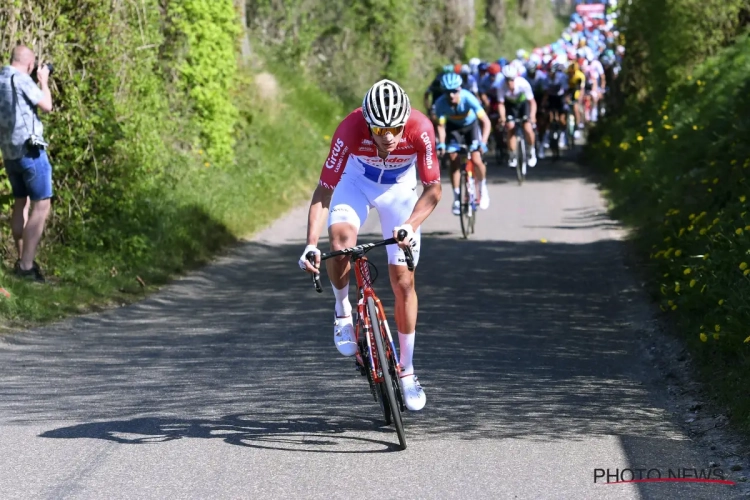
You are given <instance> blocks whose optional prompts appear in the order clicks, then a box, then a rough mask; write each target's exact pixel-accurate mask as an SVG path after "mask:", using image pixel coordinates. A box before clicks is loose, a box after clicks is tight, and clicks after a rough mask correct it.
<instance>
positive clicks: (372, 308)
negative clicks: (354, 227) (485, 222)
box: [306, 230, 414, 450]
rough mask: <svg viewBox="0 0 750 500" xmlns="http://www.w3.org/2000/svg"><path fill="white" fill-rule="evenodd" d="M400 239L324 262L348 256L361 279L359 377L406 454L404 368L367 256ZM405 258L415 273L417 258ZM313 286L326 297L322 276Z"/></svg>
mask: <svg viewBox="0 0 750 500" xmlns="http://www.w3.org/2000/svg"><path fill="white" fill-rule="evenodd" d="M397 237H398V239H396V238H389V239H387V240H382V241H377V242H375V243H365V244H361V245H357V246H354V247H350V248H344V249H342V250H336V251H333V252H330V253H323V254H321V256H320V260H321V262H322V261H324V260H326V259H330V258H332V257H337V256H339V255H348V256H349V258H350V259H351V261H352V267H354V273H355V276H356V278H357V310H356V313H355V321H356V323H355V324H356V327H355V330H354V332H355V339H356V342H357V353H356V355H355V361H354V363H355V366H356V369H357V370H358V371H359V373H360V374H361V375H362V376H365V377H367V382H368V383H369V385H370V392H371V393H372V397H373V398H374V399H375V401H377V402H379V403H380V407H381V409H382V411H383V417H384V418H385V424H386V425H391V424H393V425H394V427H395V428H396V434H397V435H398V442H399V446H400V448H401V449H402V450H405V449H406V433H405V431H404V422H403V419H402V418H401V412H404V411H406V406H405V404H404V398H403V395H402V394H401V387H400V386H399V383H398V381H399V375H400V373H401V366H400V365H399V360H398V354H397V352H396V346H395V344H394V343H393V337H392V336H391V330H390V328H388V321H387V319H386V316H385V310H384V309H383V304H382V303H381V302H380V299H379V298H378V296H377V295H376V294H375V290H374V289H373V288H372V285H373V283H374V282H375V280H376V279H377V277H378V272H377V268H376V267H375V265H374V264H373V263H372V262H370V261H369V260H368V259H367V257H366V256H365V254H366V253H367V252H369V251H370V250H372V249H373V248H376V247H382V246H386V245H395V244H398V242H399V241H402V240H403V239H404V238H405V237H406V231H404V230H401V231H399V232H398V234H397ZM404 255H405V260H406V266H407V267H408V269H409V271H414V256H413V254H412V251H411V248H406V249H405V250H404ZM306 257H307V260H308V261H310V262H311V263H313V264H314V262H315V255H314V254H313V253H312V252H309V253H308V254H307V255H306ZM313 283H314V284H315V289H316V290H317V291H318V293H322V292H323V287H322V286H321V283H320V273H317V274H313Z"/></svg>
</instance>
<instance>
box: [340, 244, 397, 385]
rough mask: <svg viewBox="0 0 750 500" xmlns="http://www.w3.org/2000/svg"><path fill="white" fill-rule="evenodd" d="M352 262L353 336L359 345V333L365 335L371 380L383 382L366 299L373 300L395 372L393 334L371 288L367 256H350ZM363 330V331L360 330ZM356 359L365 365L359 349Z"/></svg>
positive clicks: (378, 300) (395, 353) (395, 356)
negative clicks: (354, 283) (354, 294)
mask: <svg viewBox="0 0 750 500" xmlns="http://www.w3.org/2000/svg"><path fill="white" fill-rule="evenodd" d="M352 261H353V262H352V263H353V264H354V266H353V267H354V274H355V276H356V279H357V318H358V321H357V325H356V327H355V330H354V336H355V339H356V342H357V345H359V339H360V338H361V335H363V334H364V335H365V339H366V341H367V352H368V354H369V358H370V360H369V361H370V363H369V364H370V366H369V367H368V368H369V370H370V373H371V374H372V380H373V382H374V383H376V384H379V383H381V382H383V372H382V368H381V366H380V362H379V361H378V357H377V355H376V354H375V345H374V339H373V337H372V332H373V330H372V321H373V318H371V317H370V314H369V313H368V311H367V299H368V298H369V297H372V300H373V302H374V303H375V306H376V308H377V311H378V317H377V318H376V321H378V323H379V324H380V327H381V329H382V331H384V332H385V334H386V335H387V336H388V347H389V348H390V350H391V354H392V355H393V358H394V360H395V361H396V372H397V373H398V374H400V373H401V366H400V365H399V359H398V353H397V352H396V345H395V344H394V343H393V336H392V335H391V331H390V328H389V327H388V322H387V321H386V318H385V311H384V310H383V305H382V304H381V302H380V299H379V298H378V296H377V295H376V294H375V290H374V289H373V288H372V278H371V277H370V266H369V265H368V264H367V257H365V256H364V255H363V256H361V257H359V258H356V257H352ZM362 330H363V331H362ZM356 358H357V361H358V362H359V363H360V365H362V366H365V363H364V360H363V359H362V356H361V355H360V353H359V351H357V354H356Z"/></svg>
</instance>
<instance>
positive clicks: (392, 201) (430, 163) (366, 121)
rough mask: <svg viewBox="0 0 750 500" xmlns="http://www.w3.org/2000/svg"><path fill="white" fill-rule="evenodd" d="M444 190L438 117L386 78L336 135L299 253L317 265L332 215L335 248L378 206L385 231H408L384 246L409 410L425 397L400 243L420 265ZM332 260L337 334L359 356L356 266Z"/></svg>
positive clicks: (410, 277) (347, 351)
mask: <svg viewBox="0 0 750 500" xmlns="http://www.w3.org/2000/svg"><path fill="white" fill-rule="evenodd" d="M417 173H418V174H419V180H420V181H421V182H422V186H423V191H422V194H421V195H417V191H416V187H417ZM441 193H442V191H441V187H440V166H439V164H438V160H437V156H436V145H435V132H434V129H433V126H432V122H431V121H430V119H429V118H427V117H426V116H425V115H424V114H422V113H421V112H420V111H418V110H416V109H412V108H411V105H410V103H409V97H408V96H407V95H406V93H405V92H404V90H403V89H402V88H401V87H400V86H399V85H398V84H397V83H395V82H392V81H390V80H381V81H379V82H377V83H376V84H375V85H373V86H372V88H370V90H369V91H368V92H367V95H365V98H364V100H363V102H362V107H361V108H357V109H355V110H354V111H352V112H351V113H350V114H349V115H348V116H347V117H346V118H344V120H343V121H342V122H341V124H340V125H339V126H338V128H337V129H336V132H335V133H334V135H333V139H332V140H331V150H330V152H329V153H328V158H327V159H326V161H325V162H324V164H323V168H322V172H321V175H320V181H319V182H318V186H317V187H316V188H315V191H314V192H313V195H312V201H311V202H310V210H309V214H308V223H307V246H306V247H305V250H304V251H303V252H302V257H300V259H299V265H300V267H301V268H302V269H304V270H305V271H307V272H312V273H318V272H319V270H318V267H319V266H320V250H318V248H317V245H318V239H319V237H320V231H321V229H322V227H321V226H322V225H323V221H324V220H325V218H326V215H327V218H328V237H329V240H330V243H331V250H332V251H334V250H341V249H342V248H348V247H351V246H355V245H356V244H357V233H358V232H359V229H360V227H361V226H362V224H364V222H365V220H366V219H367V214H368V213H369V211H370V209H372V208H374V209H376V210H377V211H378V215H379V216H380V224H381V229H382V232H383V238H391V237H395V236H396V234H397V233H398V231H399V230H402V229H403V230H405V231H406V233H407V237H406V238H405V239H404V240H403V241H402V242H401V243H400V244H399V247H396V246H394V245H389V246H387V247H386V249H387V251H388V264H389V265H388V275H389V277H390V280H391V287H392V288H393V293H394V295H395V297H396V301H395V302H396V303H395V319H396V326H397V327H398V338H399V361H400V364H401V368H402V370H401V375H400V380H399V383H400V384H401V391H402V393H403V395H404V399H405V401H404V404H405V405H406V407H407V408H408V409H409V410H421V409H422V408H423V407H424V405H425V402H426V401H427V398H426V396H425V393H424V390H423V389H422V386H421V385H420V383H419V381H418V380H417V377H416V376H415V375H414V366H413V362H412V357H413V353H414V338H415V331H416V323H417V294H416V292H415V290H414V273H412V272H410V271H409V270H408V268H407V267H406V261H405V256H404V252H403V250H402V248H405V247H406V245H411V246H412V253H413V255H414V265H415V266H417V264H418V262H419V251H420V234H421V233H420V226H421V225H422V223H423V222H424V221H425V219H426V218H427V217H428V216H429V215H430V214H431V213H432V211H433V210H434V209H435V207H436V206H437V204H438V202H439V201H440V196H441ZM329 208H330V211H329ZM308 252H313V253H314V254H315V255H316V263H315V266H314V267H313V266H312V265H311V264H310V263H309V262H308V260H307V258H306V255H307V253H308ZM326 268H327V271H328V277H329V279H330V280H331V285H332V286H333V294H334V296H335V298H336V303H335V313H334V327H333V340H334V343H335V344H336V348H337V349H338V350H339V352H340V353H341V354H343V355H344V356H353V355H354V354H356V352H357V345H356V343H355V336H354V326H353V322H352V314H351V312H352V306H351V303H350V302H349V272H350V268H351V266H350V263H349V260H348V258H347V257H346V256H341V257H339V258H332V259H328V260H327V261H326Z"/></svg>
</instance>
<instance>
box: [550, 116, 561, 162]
mask: <svg viewBox="0 0 750 500" xmlns="http://www.w3.org/2000/svg"><path fill="white" fill-rule="evenodd" d="M552 125H553V126H552V129H551V130H550V133H549V137H550V143H549V144H550V148H551V149H552V159H553V160H559V159H560V123H559V122H558V121H557V118H555V122H553V124H552Z"/></svg>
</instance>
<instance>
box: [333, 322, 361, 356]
mask: <svg viewBox="0 0 750 500" xmlns="http://www.w3.org/2000/svg"><path fill="white" fill-rule="evenodd" d="M354 337H355V335H354V324H353V323H352V316H351V315H349V316H346V317H345V318H337V317H336V316H335V314H334V321H333V343H334V344H336V349H338V350H339V352H340V353H341V354H343V355H344V356H354V355H355V354H356V353H357V342H355V339H354Z"/></svg>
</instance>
